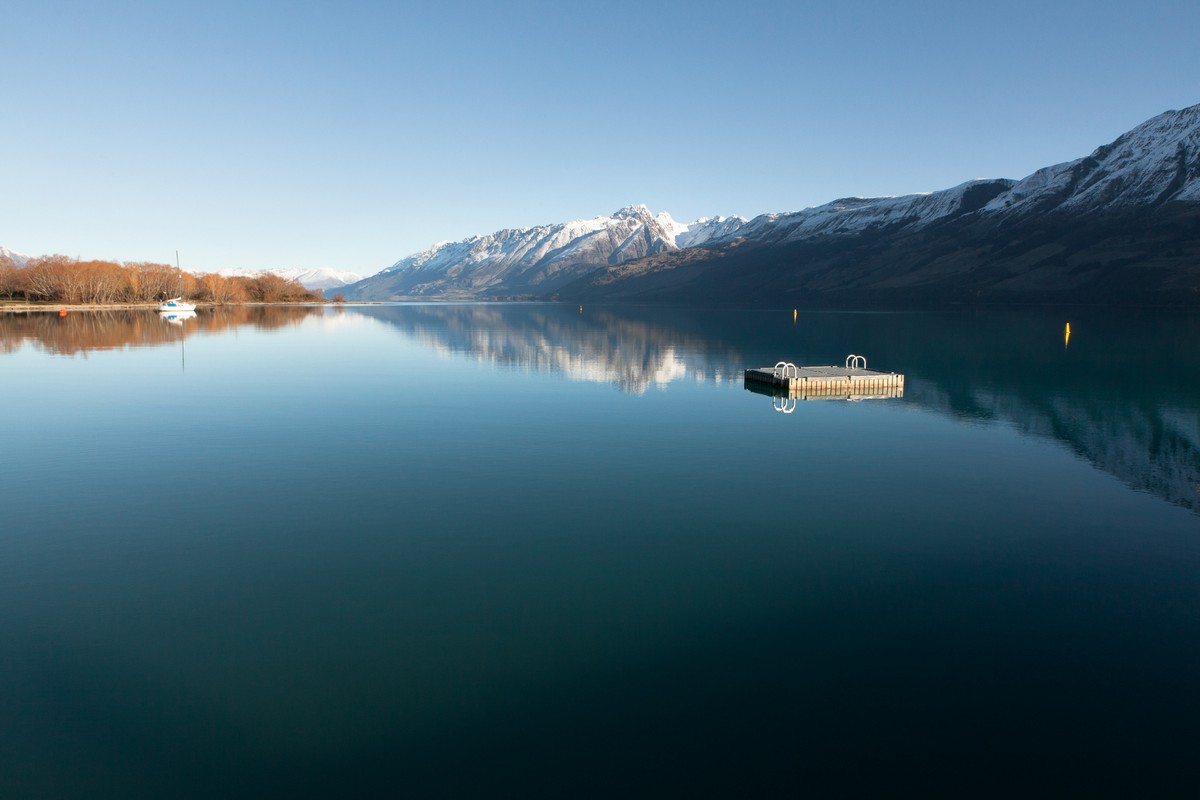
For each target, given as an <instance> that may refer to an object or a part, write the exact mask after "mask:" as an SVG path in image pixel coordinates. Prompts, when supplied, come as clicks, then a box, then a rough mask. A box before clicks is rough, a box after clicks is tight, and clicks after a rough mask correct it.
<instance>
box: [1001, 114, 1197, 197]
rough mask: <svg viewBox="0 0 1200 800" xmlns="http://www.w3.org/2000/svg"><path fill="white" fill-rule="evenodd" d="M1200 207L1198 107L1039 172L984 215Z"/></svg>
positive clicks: (1152, 121)
mask: <svg viewBox="0 0 1200 800" xmlns="http://www.w3.org/2000/svg"><path fill="white" fill-rule="evenodd" d="M1169 200H1180V201H1187V202H1200V105H1194V106H1190V107H1188V108H1185V109H1183V110H1181V111H1167V112H1164V113H1162V114H1159V115H1158V116H1157V117H1154V118H1152V119H1150V120H1147V121H1146V122H1144V123H1142V124H1141V125H1138V126H1137V127H1136V128H1134V129H1133V130H1131V131H1129V132H1128V133H1125V134H1123V135H1121V136H1120V137H1118V138H1117V139H1116V140H1115V141H1114V142H1112V143H1111V144H1106V145H1104V146H1103V147H1099V148H1097V149H1096V150H1095V152H1093V153H1092V154H1091V155H1090V156H1086V157H1084V158H1079V159H1076V160H1075V161H1068V162H1066V163H1064V164H1056V165H1055V166H1052V167H1045V168H1043V169H1039V170H1038V171H1037V172H1035V173H1033V174H1032V175H1030V176H1029V177H1027V178H1025V179H1024V180H1022V181H1020V182H1019V183H1018V184H1017V185H1016V186H1014V187H1013V188H1012V190H1011V191H1009V192H1008V193H1006V194H1005V195H1002V196H1000V197H997V198H996V199H994V200H993V201H992V202H990V203H989V204H988V205H987V206H986V208H985V209H984V212H985V213H988V214H995V213H1005V214H1011V215H1015V216H1026V215H1028V214H1034V213H1045V212H1048V211H1057V210H1062V211H1070V212H1075V213H1085V212H1095V211H1103V210H1111V209H1114V208H1118V207H1121V208H1124V207H1131V206H1134V207H1136V206H1152V205H1157V204H1159V203H1164V202H1167V201H1169Z"/></svg>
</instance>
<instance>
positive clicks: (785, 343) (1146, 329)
mask: <svg viewBox="0 0 1200 800" xmlns="http://www.w3.org/2000/svg"><path fill="white" fill-rule="evenodd" d="M348 311H349V312H352V313H359V314H364V315H367V316H370V317H372V318H374V319H378V320H380V321H382V322H385V323H387V324H388V325H392V326H394V327H396V328H397V329H399V330H401V331H403V332H405V333H406V334H408V335H410V336H412V337H414V338H415V339H417V340H419V341H421V342H424V343H426V344H427V345H428V346H430V347H433V348H438V349H442V350H445V351H447V352H449V353H461V354H469V355H470V356H472V357H474V358H479V359H483V360H486V361H489V362H492V363H498V364H505V365H511V366H515V367H521V368H527V369H533V370H539V371H553V372H558V373H561V374H563V375H565V376H566V377H568V378H570V379H572V380H586V381H599V382H610V383H612V384H613V385H614V386H616V387H618V388H620V389H621V390H623V391H629V392H644V391H646V389H647V388H648V387H650V386H652V385H654V386H659V387H663V386H666V385H667V384H669V383H671V382H672V381H678V380H683V379H691V380H694V381H699V382H707V381H713V382H717V383H729V382H733V383H737V384H740V383H741V381H742V371H743V370H744V369H745V368H746V367H749V366H761V365H763V364H774V363H775V362H777V361H779V360H781V359H784V360H788V361H793V362H795V363H797V364H838V363H841V362H842V361H843V360H844V359H845V356H846V354H847V353H851V352H853V353H865V354H867V355H868V356H869V358H870V365H871V366H872V367H873V368H876V369H883V370H890V371H895V372H901V373H904V374H905V376H906V377H905V392H904V397H903V398H902V399H898V400H894V401H889V402H903V403H907V404H911V405H913V406H917V407H919V408H921V409H925V410H930V411H934V412H937V413H939V414H946V415H950V416H954V417H957V418H960V419H963V420H964V421H968V422H974V423H988V422H1001V423H1007V424H1010V425H1012V426H1014V427H1015V428H1016V429H1017V430H1019V431H1021V432H1022V433H1026V434H1031V435H1035V436H1039V437H1044V438H1051V439H1056V440H1058V441H1060V442H1062V443H1064V444H1065V445H1067V446H1068V447H1070V448H1071V449H1072V450H1073V451H1074V452H1076V453H1077V454H1079V455H1080V456H1082V457H1083V458H1085V459H1087V460H1088V461H1089V462H1091V463H1092V464H1093V465H1095V466H1096V467H1098V468H1100V469H1102V470H1104V471H1106V472H1108V473H1110V474H1112V475H1114V476H1116V477H1118V478H1120V479H1121V480H1122V481H1124V482H1125V483H1126V484H1128V485H1129V486H1130V487H1132V488H1134V489H1137V490H1139V491H1145V492H1150V493H1152V494H1155V495H1158V496H1159V497H1162V498H1164V499H1166V500H1168V501H1169V502H1171V503H1174V504H1177V505H1180V506H1184V507H1186V508H1189V509H1191V510H1193V511H1200V371H1198V370H1196V369H1195V366H1196V365H1197V364H1200V318H1197V317H1196V316H1194V315H1186V314H1165V313H1158V312H1153V311H1145V312H1123V313H1121V314H1112V313H1110V312H1106V311H1103V310H1097V309H1084V310H1072V311H1067V310H1062V309H1048V310H1040V309H1039V310H1021V311H998V310H987V311H962V312H952V313H801V314H798V315H796V317H795V318H793V314H792V311H791V310H790V309H787V310H777V311H731V310H710V309H705V310H686V309H664V308H658V307H598V308H589V307H584V309H583V310H582V311H580V310H579V309H578V307H576V306H566V305H548V304H547V305H509V304H490V305H436V304H430V305H401V306H372V307H363V308H354V309H348ZM1067 321H1070V322H1071V323H1072V330H1073V335H1072V337H1071V338H1070V340H1069V341H1068V340H1066V339H1065V337H1064V325H1065V323H1066V322H1067ZM765 402H766V401H765V400H764V399H763V398H761V397H759V396H757V395H755V396H753V397H747V404H748V406H751V407H754V408H755V409H762V410H764V411H769V409H767V408H766V406H765ZM801 416H802V415H801Z"/></svg>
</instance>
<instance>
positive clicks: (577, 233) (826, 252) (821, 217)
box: [345, 105, 1200, 302]
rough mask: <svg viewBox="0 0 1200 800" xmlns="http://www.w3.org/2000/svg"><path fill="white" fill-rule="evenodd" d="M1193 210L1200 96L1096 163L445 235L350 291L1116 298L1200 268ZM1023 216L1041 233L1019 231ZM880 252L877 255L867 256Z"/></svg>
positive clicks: (1177, 283) (374, 294) (790, 298)
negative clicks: (1149, 270)
mask: <svg viewBox="0 0 1200 800" xmlns="http://www.w3.org/2000/svg"><path fill="white" fill-rule="evenodd" d="M1188 209H1192V211H1189V210H1188ZM1193 211H1195V212H1196V213H1197V214H1200V105H1197V106H1192V107H1190V108H1185V109H1183V110H1182V111H1168V112H1166V113H1164V114H1160V115H1159V116H1157V117H1154V118H1153V119H1151V120H1148V121H1147V122H1145V123H1143V124H1141V125H1139V126H1138V127H1136V128H1134V129H1133V130H1131V131H1129V132H1128V133H1126V134H1124V135H1122V136H1121V137H1119V138H1118V139H1116V140H1115V141H1114V142H1112V143H1111V144H1108V145H1105V146H1103V147H1100V148H1099V149H1097V150H1096V151H1095V152H1093V153H1092V154H1091V155H1090V156H1087V157H1085V158H1080V159H1077V160H1075V161H1071V162H1068V163H1065V164H1059V165H1056V166H1052V167H1046V168H1044V169H1041V170H1038V171H1037V172H1035V173H1033V174H1032V175H1030V176H1028V177H1027V178H1025V179H1023V180H1019V181H1018V180H1012V179H1007V178H997V179H984V180H973V181H968V182H966V183H963V184H960V185H959V186H955V187H953V188H950V189H944V190H941V191H936V192H929V193H925V194H911V195H904V196H900V197H876V198H863V197H848V198H843V199H840V200H835V201H833V202H831V203H827V204H825V205H821V206H816V207H813V208H807V209H804V210H801V211H795V212H790V213H781V214H763V215H760V216H757V217H755V218H753V219H751V220H745V219H743V218H741V217H715V218H704V219H700V220H697V221H695V222H692V223H679V222H676V221H675V220H674V219H673V218H672V217H671V216H670V214H667V213H665V212H663V213H659V214H653V213H652V212H651V211H650V210H649V209H647V208H646V207H645V206H629V207H627V208H623V209H621V210H620V211H618V212H616V213H614V214H612V215H611V216H608V217H594V218H592V219H586V220H574V221H571V222H564V223H558V224H554V225H542V226H537V227H532V228H521V229H508V230H502V231H497V232H496V233H492V234H489V235H486V236H473V237H471V238H469V239H465V240H462V241H459V242H442V243H439V244H437V245H434V246H433V247H431V248H430V249H428V250H425V251H422V252H420V253H417V254H415V255H412V256H409V257H407V258H404V259H401V260H400V261H398V262H396V263H395V264H394V265H393V266H391V267H390V268H388V269H385V270H383V271H382V272H380V273H379V274H377V275H374V276H372V277H370V278H366V279H364V280H363V281H360V282H359V283H356V284H354V285H352V286H348V287H346V289H345V292H346V294H347V296H348V297H352V298H357V299H374V300H388V299H402V298H406V297H439V298H456V299H470V298H487V297H513V296H520V297H554V296H559V297H563V298H565V297H572V298H577V299H590V298H607V299H651V298H656V299H667V298H670V297H673V296H674V297H683V296H686V297H688V298H689V299H697V300H722V299H734V298H737V300H738V302H767V301H774V300H775V299H780V300H781V301H783V302H795V301H796V296H795V295H796V294H797V293H801V294H802V295H803V296H805V297H808V296H810V295H811V294H812V293H813V292H816V293H817V295H820V294H822V293H825V294H828V293H831V292H850V291H853V292H857V293H860V294H861V293H862V292H868V291H869V292H875V293H876V294H878V293H879V292H883V293H884V294H887V293H888V292H893V293H894V292H895V290H897V289H900V288H904V290H905V291H906V292H909V293H910V294H911V293H920V292H923V291H933V289H934V287H936V291H937V292H939V293H942V294H945V295H947V296H953V297H971V298H983V297H985V296H986V292H987V291H989V289H988V287H989V286H991V284H993V283H994V284H995V286H997V287H1004V291H1013V290H1016V289H1017V288H1020V290H1021V291H1026V292H1032V291H1035V290H1036V291H1038V292H1046V291H1067V290H1070V291H1076V290H1078V289H1079V288H1081V287H1084V286H1088V285H1092V286H1093V287H1101V286H1103V287H1108V288H1104V289H1101V288H1095V290H1096V291H1103V292H1108V293H1110V294H1111V293H1112V292H1113V291H1114V289H1113V287H1114V286H1115V285H1116V284H1122V285H1126V286H1128V285H1138V286H1143V285H1145V284H1143V283H1141V282H1140V279H1133V278H1130V277H1121V278H1120V279H1119V280H1116V283H1113V280H1115V279H1114V278H1113V276H1112V275H1108V274H1107V273H1105V272H1104V270H1106V269H1107V267H1104V265H1106V264H1109V263H1110V262H1113V261H1115V260H1120V261H1122V262H1123V263H1130V262H1132V261H1136V260H1137V259H1150V260H1155V259H1157V260H1156V261H1155V263H1158V264H1160V265H1162V264H1166V263H1168V262H1166V261H1162V259H1163V258H1166V259H1168V261H1169V260H1170V259H1175V260H1180V259H1182V260H1181V261H1180V263H1181V264H1183V265H1184V268H1185V271H1186V270H1187V269H1193V268H1195V269H1200V268H1197V267H1195V266H1194V265H1195V264H1196V263H1197V262H1200V252H1198V253H1193V252H1192V250H1193V247H1194V249H1196V250H1200V244H1198V243H1197V242H1196V237H1197V234H1196V233H1195V231H1196V229H1197V228H1198V227H1200V226H1198V225H1197V224H1196V223H1195V222H1194V221H1192V217H1190V216H1188V215H1190V214H1192V213H1193ZM1114 215H1116V216H1115V217H1114ZM1179 215H1183V217H1186V219H1184V218H1183V217H1180V216H1179ZM1116 217H1119V219H1117V218H1116ZM1022 225H1036V226H1037V227H1035V228H1033V229H1031V230H1030V231H1028V232H1024V231H1020V230H1017V228H1019V227H1020V226H1022ZM1014 226H1016V227H1014ZM1151 230H1153V231H1154V233H1153V236H1151V233H1150V232H1151ZM1018 233H1019V234H1020V235H1015V234H1018ZM868 250H869V251H870V253H868V252H867V251H868ZM872 253H873V254H874V256H873V257H874V258H875V259H876V260H874V261H872V260H870V259H868V258H865V257H864V256H865V255H868V254H872ZM1189 258H1190V259H1191V260H1190V261H1189V260H1188V259H1189ZM1170 263H1174V262H1170ZM1188 264H1191V265H1193V266H1192V267H1188V266H1187V265H1188ZM684 265H686V266H687V269H680V268H679V267H681V266H684ZM1089 265H1090V266H1089ZM1097 265H1099V266H1097ZM985 267H986V269H985ZM1085 267H1086V269H1085ZM989 270H990V272H989ZM985 273H986V275H987V277H985ZM1034 273H1036V275H1034ZM1102 273H1103V274H1102ZM1189 274H1190V273H1189ZM1156 275H1158V276H1159V277H1162V276H1164V275H1166V273H1156ZM1030 276H1032V277H1030ZM1167 278H1169V280H1167ZM1167 278H1164V280H1165V281H1166V282H1163V283H1161V287H1160V288H1161V289H1162V291H1167V290H1168V287H1170V290H1171V291H1176V290H1178V289H1179V288H1180V287H1186V286H1190V284H1189V283H1188V281H1189V280H1190V278H1186V277H1180V274H1177V273H1172V274H1171V275H1169V276H1167ZM989 282H990V283H989ZM685 287H686V288H685ZM780 293H783V295H785V296H787V298H786V299H785V298H784V297H781V296H780ZM897 296H898V295H897ZM939 296H940V295H939Z"/></svg>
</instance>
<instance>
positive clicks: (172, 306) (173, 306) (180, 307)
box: [158, 250, 196, 313]
mask: <svg viewBox="0 0 1200 800" xmlns="http://www.w3.org/2000/svg"><path fill="white" fill-rule="evenodd" d="M175 269H177V270H179V297H172V298H171V299H170V300H165V301H163V302H161V303H159V304H158V310H159V311H160V312H162V313H175V312H179V311H195V310H196V304H195V303H185V302H183V269H181V268H180V266H179V251H178V250H176V251H175Z"/></svg>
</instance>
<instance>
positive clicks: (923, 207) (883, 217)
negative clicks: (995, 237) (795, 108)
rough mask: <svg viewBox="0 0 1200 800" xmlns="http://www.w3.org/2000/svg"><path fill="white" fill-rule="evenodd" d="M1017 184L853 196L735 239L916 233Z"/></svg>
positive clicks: (776, 219)
mask: <svg viewBox="0 0 1200 800" xmlns="http://www.w3.org/2000/svg"><path fill="white" fill-rule="evenodd" d="M1015 183H1016V181H1011V180H1004V179H999V180H975V181H968V182H966V183H963V184H960V185H959V186H955V187H954V188H952V189H943V190H942V191H940V192H929V193H928V194H909V195H903V196H900V197H847V198H843V199H841V200H834V201H833V202H832V203H826V204H825V205H823V206H815V207H813V208H806V209H804V210H803V211H795V212H792V213H790V214H763V215H761V216H758V217H755V218H754V219H752V220H750V221H749V222H747V223H745V224H744V225H742V226H741V227H740V228H738V229H737V230H736V231H735V232H734V234H733V235H734V236H737V237H741V238H745V239H748V240H751V241H758V242H769V243H775V244H782V243H787V242H798V241H802V240H804V239H811V238H813V237H815V236H821V235H830V234H842V235H849V234H861V233H864V232H866V231H869V230H878V229H883V228H888V229H892V230H895V229H916V228H920V227H924V226H925V225H929V224H931V223H933V222H937V221H938V220H942V219H947V218H950V217H955V216H959V215H962V214H968V213H971V212H972V211H977V210H979V208H981V207H982V206H983V205H984V204H986V203H987V202H989V201H991V200H992V199H993V198H995V197H996V196H997V195H1000V194H1002V193H1004V192H1006V191H1008V190H1009V189H1011V188H1012V186H1013V185H1014V184H1015ZM722 238H730V237H729V236H725V237H722Z"/></svg>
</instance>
